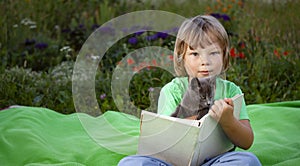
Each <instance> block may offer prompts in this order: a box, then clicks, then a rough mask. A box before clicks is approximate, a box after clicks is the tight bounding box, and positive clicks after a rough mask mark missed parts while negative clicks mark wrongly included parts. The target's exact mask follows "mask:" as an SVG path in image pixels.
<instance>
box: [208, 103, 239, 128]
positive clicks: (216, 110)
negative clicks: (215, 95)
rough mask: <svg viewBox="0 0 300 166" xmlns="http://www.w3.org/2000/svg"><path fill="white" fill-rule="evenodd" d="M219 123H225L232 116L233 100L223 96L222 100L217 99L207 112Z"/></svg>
mask: <svg viewBox="0 0 300 166" xmlns="http://www.w3.org/2000/svg"><path fill="white" fill-rule="evenodd" d="M208 113H209V114H210V116H212V117H213V118H214V119H215V120H216V121H218V122H219V123H220V124H223V123H226V122H228V121H230V120H232V118H234V116H233V101H232V100H231V99H227V98H225V99H224V100H217V101H215V102H214V105H213V106H212V107H211V109H210V110H209V112H208Z"/></svg>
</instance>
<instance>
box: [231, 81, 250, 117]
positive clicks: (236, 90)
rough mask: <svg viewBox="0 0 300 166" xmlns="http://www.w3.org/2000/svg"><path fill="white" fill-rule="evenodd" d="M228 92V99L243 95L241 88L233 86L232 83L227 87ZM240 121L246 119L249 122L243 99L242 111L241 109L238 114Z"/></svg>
mask: <svg viewBox="0 0 300 166" xmlns="http://www.w3.org/2000/svg"><path fill="white" fill-rule="evenodd" d="M229 92H230V94H229V95H230V96H229V97H230V98H231V97H234V96H235V95H237V94H243V92H242V90H241V88H240V87H239V86H237V85H235V84H234V83H232V82H230V86H229ZM242 119H247V120H249V116H248V113H247V108H246V102H245V99H243V103H242V109H241V112H240V120H242Z"/></svg>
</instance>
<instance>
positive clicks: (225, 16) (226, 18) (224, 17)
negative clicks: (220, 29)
mask: <svg viewBox="0 0 300 166" xmlns="http://www.w3.org/2000/svg"><path fill="white" fill-rule="evenodd" d="M222 18H223V20H224V21H230V17H229V16H228V15H227V14H222Z"/></svg>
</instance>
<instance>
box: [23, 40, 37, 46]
mask: <svg viewBox="0 0 300 166" xmlns="http://www.w3.org/2000/svg"><path fill="white" fill-rule="evenodd" d="M34 43H35V40H34V39H31V40H30V39H26V40H25V43H24V44H25V46H30V45H32V44H34Z"/></svg>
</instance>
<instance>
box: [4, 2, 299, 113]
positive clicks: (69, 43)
mask: <svg viewBox="0 0 300 166" xmlns="http://www.w3.org/2000/svg"><path fill="white" fill-rule="evenodd" d="M149 9H151V10H164V11H168V12H172V13H176V14H179V15H181V16H184V17H187V18H188V17H193V16H196V15H199V14H210V15H212V16H214V17H216V18H217V19H219V20H220V21H221V23H222V24H223V25H224V26H225V28H226V30H227V32H228V34H229V36H230V41H231V49H230V62H231V68H230V69H229V71H228V72H227V75H226V76H227V79H228V80H230V81H233V82H235V83H236V84H237V85H239V86H240V87H241V89H242V91H243V92H244V93H245V98H246V103H247V104H256V103H257V104H260V103H270V102H280V101H292V100H299V99H300V93H299V92H300V83H299V80H300V72H299V67H300V61H299V58H300V56H299V53H300V43H299V40H300V31H299V29H300V17H299V14H300V1H299V0H264V1H260V0H223V1H221V0H213V1H209V0H198V1H196V0H172V1H171V0H163V1H155V0H153V1H150V0H129V1H125V0H110V1H109V0H89V1H88V0H53V1H47V0H15V1H13V0H2V1H1V2H0V13H1V17H0V25H2V26H1V28H0V36H1V38H0V57H1V64H0V108H5V107H8V106H10V105H27V106H39V107H47V108H50V109H53V110H55V111H57V112H60V113H64V114H70V113H74V112H76V111H75V109H74V103H73V98H72V70H73V65H74V62H75V61H76V57H77V55H78V52H79V51H80V49H81V46H82V45H83V43H84V42H85V41H86V39H87V38H88V37H89V36H90V35H91V34H92V33H93V32H94V31H95V30H96V29H97V28H98V27H100V26H101V25H102V24H103V23H105V22H107V21H109V20H110V19H113V18H115V17H117V16H120V15H123V14H126V13H129V12H133V11H138V10H149ZM134 26H135V25H133V28H134ZM135 28H136V27H135ZM103 29H104V30H105V33H111V35H113V34H114V29H113V27H109V26H107V27H105V28H103ZM176 30H178V27H174V28H173V29H172V31H176ZM168 31H170V29H168V30H166V31H164V32H154V31H151V27H148V29H141V31H140V32H139V33H134V34H131V35H129V36H126V37H124V38H122V39H121V40H120V41H118V42H117V43H116V44H114V45H113V47H111V48H110V49H109V50H108V51H107V52H106V54H105V56H104V57H103V59H102V60H101V62H100V64H99V68H98V71H97V74H96V78H95V80H96V87H95V89H96V96H97V101H98V103H99V107H100V109H101V111H102V112H105V111H107V110H116V111H117V110H118V109H117V108H116V106H115V103H114V101H113V99H112V94H111V79H112V71H113V69H114V68H115V67H116V66H117V65H118V64H119V63H120V61H121V60H122V58H123V57H125V56H126V54H127V53H129V52H131V51H133V50H136V49H138V48H142V47H146V46H160V47H164V48H168V49H170V50H173V47H174V40H175V37H174V36H171V35H169V34H168V33H167V32H168ZM161 56H165V61H172V58H173V56H172V55H161ZM137 63H138V64H140V68H139V69H136V68H133V70H136V71H137V73H136V74H135V75H134V77H133V78H132V80H131V82H130V88H129V94H130V102H131V103H132V104H134V105H135V106H136V107H138V108H140V109H146V108H150V107H151V108H150V109H155V105H151V100H155V99H151V98H155V97H157V96H151V95H149V94H150V93H151V92H153V91H154V90H155V88H154V87H162V86H163V85H165V84H166V83H167V82H169V81H170V80H172V78H173V75H172V74H171V73H169V72H167V71H165V70H163V69H160V68H157V67H154V66H156V63H158V62H155V61H151V62H138V60H136V59H134V58H129V59H127V64H126V65H127V66H130V65H132V64H137ZM145 64H146V65H145ZM145 66H148V67H145ZM149 96H150V97H149ZM128 109H131V108H128Z"/></svg>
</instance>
